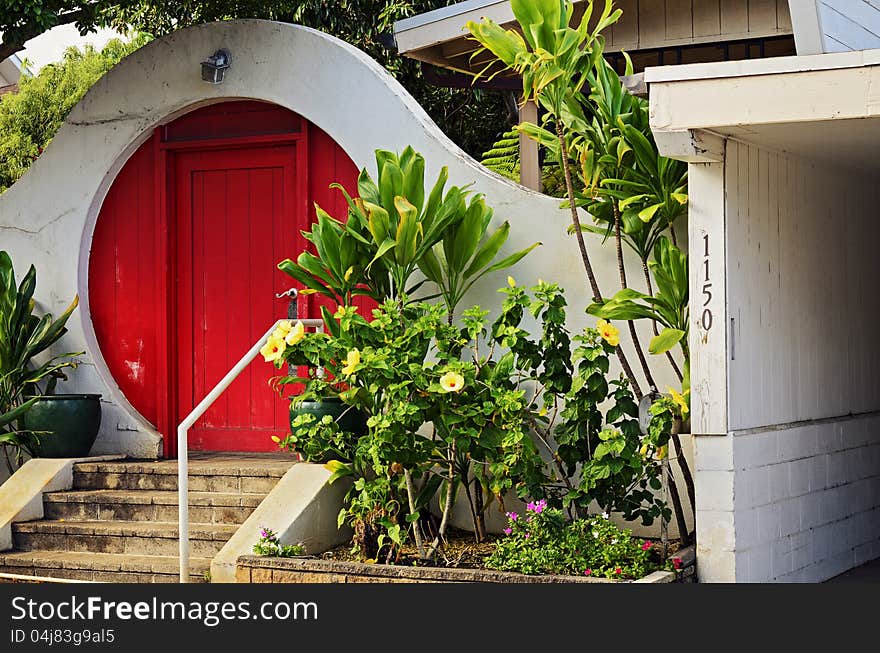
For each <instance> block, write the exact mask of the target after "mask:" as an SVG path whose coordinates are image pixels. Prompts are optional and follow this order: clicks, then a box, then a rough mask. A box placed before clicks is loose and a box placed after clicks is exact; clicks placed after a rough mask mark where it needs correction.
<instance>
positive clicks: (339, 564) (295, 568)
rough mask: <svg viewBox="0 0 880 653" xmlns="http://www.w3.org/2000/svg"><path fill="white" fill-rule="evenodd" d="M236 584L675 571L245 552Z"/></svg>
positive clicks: (667, 575) (665, 574)
mask: <svg viewBox="0 0 880 653" xmlns="http://www.w3.org/2000/svg"><path fill="white" fill-rule="evenodd" d="M235 579H236V582H238V583H633V582H634V583H671V582H675V580H676V574H675V573H673V572H670V571H655V572H653V573H651V574H648V575H647V576H645V577H644V578H641V579H639V580H635V581H631V580H626V581H623V580H612V579H608V578H587V577H581V576H549V575H534V576H532V575H526V574H518V573H514V572H510V571H494V570H491V569H457V568H450V567H408V566H395V565H380V564H372V565H368V564H364V563H360V562H348V561H341V560H321V559H319V558H312V557H307V556H303V557H296V558H272V557H267V556H255V555H247V556H241V557H240V558H239V559H238V562H237V564H236V570H235Z"/></svg>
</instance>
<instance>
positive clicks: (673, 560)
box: [672, 558, 681, 569]
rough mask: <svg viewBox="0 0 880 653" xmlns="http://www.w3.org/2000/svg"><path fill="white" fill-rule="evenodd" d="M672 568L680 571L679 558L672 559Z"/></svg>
mask: <svg viewBox="0 0 880 653" xmlns="http://www.w3.org/2000/svg"><path fill="white" fill-rule="evenodd" d="M672 566H673V567H675V568H676V569H681V558H673V559H672Z"/></svg>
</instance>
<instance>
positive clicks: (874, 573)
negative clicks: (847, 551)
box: [825, 558, 880, 583]
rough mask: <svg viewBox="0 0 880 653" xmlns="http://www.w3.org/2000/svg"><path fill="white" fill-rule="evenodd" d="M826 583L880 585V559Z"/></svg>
mask: <svg viewBox="0 0 880 653" xmlns="http://www.w3.org/2000/svg"><path fill="white" fill-rule="evenodd" d="M825 582H826V583H880V558H878V559H877V560H874V561H873V562H869V563H867V564H865V565H862V566H861V567H856V568H855V569H850V570H849V571H847V572H844V573H842V574H840V576H835V577H834V578H830V579H828V580H826V581H825Z"/></svg>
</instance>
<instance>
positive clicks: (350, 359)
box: [342, 349, 361, 376]
mask: <svg viewBox="0 0 880 653" xmlns="http://www.w3.org/2000/svg"><path fill="white" fill-rule="evenodd" d="M360 362H361V352H359V351H358V350H357V349H352V350H351V351H350V352H348V354H346V356H345V367H343V368H342V373H343V374H345V375H346V376H348V375H349V374H353V373H354V368H355V367H357V365H358V364H359V363H360Z"/></svg>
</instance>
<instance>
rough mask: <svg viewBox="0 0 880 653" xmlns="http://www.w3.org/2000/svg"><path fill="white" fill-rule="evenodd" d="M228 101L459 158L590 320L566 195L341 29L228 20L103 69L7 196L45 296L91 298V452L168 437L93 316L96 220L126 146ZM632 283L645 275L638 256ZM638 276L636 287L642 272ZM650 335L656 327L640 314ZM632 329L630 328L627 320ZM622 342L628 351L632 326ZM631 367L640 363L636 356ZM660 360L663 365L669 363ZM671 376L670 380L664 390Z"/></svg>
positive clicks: (604, 259) (86, 340)
mask: <svg viewBox="0 0 880 653" xmlns="http://www.w3.org/2000/svg"><path fill="white" fill-rule="evenodd" d="M219 47H225V48H228V49H229V50H230V52H231V53H232V57H233V65H232V68H230V69H229V70H228V71H227V74H226V79H225V81H224V82H223V83H222V84H220V85H216V86H215V85H211V84H206V83H204V82H202V81H201V79H200V71H199V62H200V61H201V60H202V59H204V58H205V57H206V56H208V55H209V54H211V53H212V52H214V51H215V50H216V49H217V48H219ZM231 98H251V99H257V100H264V101H268V102H274V103H276V104H279V105H281V106H284V107H287V108H289V109H291V110H292V111H295V112H296V113H299V114H301V115H302V116H304V117H305V118H307V119H308V120H310V121H311V122H313V123H314V124H316V125H317V126H319V127H320V128H321V129H323V130H324V131H326V132H327V133H328V134H330V135H331V136H332V137H333V138H334V139H336V141H337V142H338V143H339V145H340V146H341V147H342V148H343V149H344V150H345V151H346V152H347V153H348V154H349V156H350V157H351V158H352V159H353V160H354V162H355V163H356V164H357V165H358V166H359V167H364V166H366V167H367V168H369V169H371V170H372V169H373V168H374V158H373V152H374V150H375V149H376V148H383V149H392V150H400V149H402V148H403V147H405V146H406V145H412V146H413V147H414V148H415V149H417V150H418V151H420V152H422V153H423V154H424V156H425V159H426V161H427V166H428V170H427V175H428V177H429V178H430V177H432V176H435V175H436V174H437V172H438V171H439V169H440V168H441V167H442V166H444V165H445V166H448V167H449V176H450V180H451V182H452V183H456V184H464V183H468V182H474V189H475V190H476V191H478V192H482V193H485V195H486V197H487V201H488V202H489V204H490V205H491V206H493V207H494V208H495V220H496V221H497V222H500V221H501V220H504V219H508V220H510V222H511V226H512V229H511V232H510V233H511V236H510V240H509V242H508V247H509V250H510V251H513V250H514V249H520V248H523V247H525V246H527V245H528V244H530V243H532V242H534V241H535V240H540V241H542V242H543V243H544V245H543V247H541V248H538V249H537V250H536V251H535V252H533V253H532V254H531V255H529V256H528V257H526V258H525V259H524V260H523V261H522V262H521V263H520V264H519V265H518V266H517V267H516V269H514V270H513V271H512V274H513V276H514V277H515V278H516V279H517V281H518V282H519V283H520V284H523V285H531V284H534V283H535V282H536V281H537V280H538V279H539V278H543V279H545V280H547V281H556V282H558V283H559V284H560V285H561V286H563V287H564V288H566V289H567V299H568V303H569V310H570V326H571V328H572V329H575V330H579V329H580V328H582V327H583V326H584V325H585V324H587V323H590V324H592V323H593V319H592V318H589V317H588V316H586V315H585V314H584V313H583V307H585V306H586V304H587V303H589V301H590V298H589V293H588V292H587V290H586V289H587V285H586V281H585V277H584V271H583V267H582V264H581V261H580V258H579V257H578V254H577V247H576V245H575V243H574V242H573V241H572V238H571V237H570V236H568V235H566V226H567V225H568V224H569V218H568V217H567V213H566V212H565V211H562V210H560V209H559V208H558V201H557V200H555V199H553V198H550V197H547V196H544V195H541V194H538V193H535V192H532V191H529V190H527V189H525V188H523V187H521V186H519V185H516V184H514V183H512V182H509V181H508V180H506V179H503V178H501V177H499V176H498V175H495V174H493V173H491V172H489V171H487V170H486V169H485V168H483V167H482V166H481V165H480V164H479V163H477V162H476V161H474V160H473V159H471V158H470V157H469V156H468V155H466V154H465V153H464V152H462V151H461V150H460V149H459V148H458V147H457V146H456V145H455V144H453V143H452V142H451V141H450V140H449V139H448V138H447V137H446V136H445V135H444V134H443V133H442V132H441V131H440V130H439V129H438V127H437V126H436V125H435V124H434V123H433V122H432V121H431V119H430V118H429V117H428V115H427V114H426V113H425V112H424V110H423V109H422V108H421V107H420V106H419V105H418V104H417V103H416V102H415V101H414V100H413V99H412V97H411V96H410V95H409V94H408V93H407V92H406V91H405V90H404V89H403V88H402V87H401V86H400V85H399V84H398V83H397V82H396V81H395V80H394V79H393V78H392V77H391V76H390V75H388V74H387V73H386V72H385V70H384V69H383V68H382V67H381V66H379V65H378V64H377V63H376V62H375V61H373V60H372V59H370V58H369V57H367V56H366V55H365V54H364V53H363V52H361V51H360V50H358V49H356V48H354V47H353V46H351V45H348V44H346V43H344V42H342V41H339V40H338V39H335V38H333V37H330V36H328V35H326V34H323V33H321V32H317V31H314V30H311V29H307V28H304V27H300V26H296V25H289V24H285V23H273V22H268V21H255V20H244V21H230V22H223V23H212V24H207V25H200V26H196V27H192V28H189V29H186V30H182V31H180V32H176V33H174V34H171V35H170V36H168V37H166V38H163V39H160V40H157V41H154V42H152V43H150V44H149V45H147V46H145V47H144V48H141V49H140V50H138V51H137V52H135V53H134V54H132V55H131V56H129V57H128V58H126V59H125V60H124V61H122V62H121V63H120V64H119V65H118V66H116V67H115V68H114V69H113V70H111V71H110V72H109V73H108V74H107V75H105V76H104V77H103V78H102V79H101V80H100V81H99V82H98V83H97V84H96V85H95V86H94V87H93V88H92V89H91V90H90V91H89V93H88V94H87V95H86V97H85V98H84V99H83V100H82V102H80V103H79V104H78V105H77V107H76V108H75V109H74V110H73V111H72V112H71V114H70V116H69V117H68V118H67V120H66V122H65V124H64V126H63V127H62V129H61V130H60V131H59V133H58V135H57V136H56V137H55V139H54V141H53V142H52V144H51V146H50V147H49V148H47V149H46V151H45V152H44V154H43V155H42V156H41V157H40V158H39V160H37V161H36V162H35V163H34V165H33V166H32V167H31V169H30V171H29V172H28V173H27V174H26V175H25V176H24V177H23V178H22V179H21V180H19V181H18V182H17V183H16V184H15V185H13V186H12V187H11V188H10V189H9V190H8V191H7V192H6V193H4V194H3V195H2V196H0V247H2V248H3V249H7V250H9V251H10V252H11V254H12V256H13V259H14V261H15V262H16V265H17V269H18V270H19V273H21V272H23V271H24V270H25V269H26V267H27V265H29V264H30V263H31V262H33V263H34V264H36V266H37V275H38V276H37V278H38V288H37V297H38V299H39V301H40V305H41V307H42V308H43V309H45V310H52V311H59V310H60V309H62V308H63V306H65V305H66V304H67V302H68V301H69V300H70V298H71V297H72V296H73V295H74V294H75V293H77V292H78V293H79V295H80V298H81V300H82V303H81V308H80V309H79V311H78V312H77V314H76V316H75V317H74V318H73V319H72V320H71V323H70V333H69V334H68V335H67V336H66V337H65V339H64V340H63V341H62V343H63V344H64V347H65V350H68V351H69V350H74V349H86V350H87V351H88V355H87V356H86V359H85V360H86V361H87V365H84V366H83V367H81V368H80V369H78V370H76V371H75V372H74V374H72V375H71V376H72V378H71V381H70V383H69V384H68V388H69V389H70V390H71V391H89V392H101V393H102V394H103V395H104V398H105V404H104V420H103V424H102V432H101V435H100V436H99V439H98V441H97V442H96V444H95V448H94V449H93V453H111V452H112V453H127V454H130V455H133V456H139V457H150V456H156V455H157V454H158V453H159V452H160V438H159V436H158V435H157V434H156V433H155V432H154V431H153V429H152V428H151V427H150V426H149V425H148V424H146V423H145V421H144V420H143V419H142V418H140V416H139V415H138V414H137V413H136V411H134V410H133V409H132V408H131V406H130V405H129V404H128V402H127V401H126V400H125V398H124V397H123V396H122V394H121V393H120V391H119V389H118V387H117V386H116V384H115V382H114V381H113V379H112V377H111V376H110V374H109V372H108V370H107V367H106V365H105V364H104V362H103V359H102V357H101V354H100V351H99V350H98V347H97V343H96V340H95V337H94V331H93V329H92V326H91V321H90V317H89V315H90V314H89V303H88V292H87V290H88V260H89V249H90V246H91V239H92V233H93V231H94V223H95V220H96V217H97V214H98V212H99V210H100V207H101V203H102V202H103V199H104V196H105V195H106V192H107V190H108V188H109V186H110V184H111V183H112V180H113V179H114V177H115V175H116V174H117V172H118V171H119V169H120V168H121V167H122V165H123V163H124V162H125V160H126V159H127V157H128V156H130V155H131V153H132V152H134V150H135V149H136V148H137V146H138V145H139V144H140V143H141V142H142V141H143V139H145V138H146V137H147V135H148V134H149V133H150V131H151V130H152V129H153V128H154V127H155V126H156V125H159V124H162V123H166V122H169V121H170V120H172V119H174V118H175V117H177V116H178V115H180V114H181V113H184V112H186V111H188V110H192V109H193V108H195V107H197V106H201V105H204V104H206V103H211V102H217V101H222V100H227V99H231ZM588 246H589V250H590V253H591V256H592V257H593V260H594V268H595V269H596V270H597V274H598V278H599V281H600V285H601V287H602V288H603V290H605V292H607V293H609V294H610V293H611V292H612V291H613V289H614V288H615V287H616V286H617V266H616V261H615V259H614V252H613V247H611V246H607V245H606V246H603V245H602V243H601V241H600V239H598V238H591V239H590V240H588ZM629 264H630V265H629V268H630V269H629V275H630V278H631V279H633V280H639V279H641V278H642V273H641V268H640V266H639V265H637V262H636V261H630V262H629ZM506 274H507V273H506V272H505V273H499V274H497V275H496V276H495V277H494V278H486V279H484V280H483V282H482V283H481V284H479V287H475V289H474V291H473V292H472V294H471V297H470V302H471V303H479V304H482V305H483V306H484V307H487V308H494V307H495V306H497V302H498V299H499V296H498V295H497V293H496V292H495V291H496V289H497V288H498V287H499V286H500V285H502V284H503V283H504V278H505V277H506ZM634 285H636V286H637V287H639V284H638V282H637V281H635V282H634ZM643 327H644V329H643V343H644V344H645V345H646V346H647V342H648V339H649V338H650V335H651V334H650V330H649V328H648V326H647V325H643ZM622 331H623V330H622ZM622 339H623V342H624V346H625V347H627V349H628V351H632V349H631V347H629V346H628V343H629V340H628V334H625V333H623V334H622ZM630 357H631V364H632V365H633V367H636V366H637V361H636V359H635V355H634V354H631V355H630ZM656 367H659V368H663V369H664V370H665V367H664V366H663V365H662V364H661V365H657V366H656ZM667 382H668V383H672V376H671V373H670V374H669V376H668V377H665V378H659V379H658V384H659V385H660V386H661V389H664V388H665V385H666V383H667Z"/></svg>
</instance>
